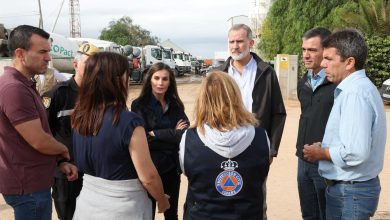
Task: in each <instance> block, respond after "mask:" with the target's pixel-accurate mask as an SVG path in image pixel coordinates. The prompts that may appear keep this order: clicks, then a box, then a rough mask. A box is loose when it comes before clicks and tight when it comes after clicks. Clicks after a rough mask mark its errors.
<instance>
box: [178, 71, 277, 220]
mask: <svg viewBox="0 0 390 220" xmlns="http://www.w3.org/2000/svg"><path fill="white" fill-rule="evenodd" d="M194 113H195V124H194V125H193V126H192V128H190V129H188V130H187V131H186V132H185V133H184V134H183V137H182V140H181V143H180V152H179V155H180V156H179V158H180V165H181V168H182V171H183V173H184V174H185V175H186V176H187V178H188V191H187V198H186V202H185V205H184V219H185V220H190V219H191V220H192V219H193V220H197V219H213V220H214V219H232V220H233V219H234V220H237V219H245V220H252V219H253V220H255V219H256V220H257V219H262V218H263V193H262V185H263V181H264V179H265V178H266V177H267V175H268V169H269V159H270V157H269V153H270V151H269V140H268V137H267V134H266V132H265V130H264V129H262V128H255V127H254V125H255V124H256V119H255V117H254V115H253V114H252V113H250V112H248V111H247V110H246V109H245V107H244V105H243V102H242V99H241V94H240V90H239V88H238V86H237V84H236V83H235V82H234V79H233V78H231V77H230V76H229V75H228V74H227V73H224V72H221V71H214V72H211V73H210V74H209V75H208V76H207V77H206V78H204V79H203V81H202V84H201V86H200V93H199V95H198V98H197V101H196V106H195V111H194Z"/></svg>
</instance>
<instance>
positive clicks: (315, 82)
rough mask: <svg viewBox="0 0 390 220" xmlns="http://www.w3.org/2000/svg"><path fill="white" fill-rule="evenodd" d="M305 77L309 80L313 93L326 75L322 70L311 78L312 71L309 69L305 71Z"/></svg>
mask: <svg viewBox="0 0 390 220" xmlns="http://www.w3.org/2000/svg"><path fill="white" fill-rule="evenodd" d="M307 76H308V77H309V79H310V84H311V88H312V89H313V91H314V90H316V88H317V87H318V86H319V85H321V84H322V82H323V81H324V79H325V77H326V73H325V70H324V69H321V70H320V71H319V72H318V73H317V74H316V75H314V76H313V70H311V69H309V70H308V71H307Z"/></svg>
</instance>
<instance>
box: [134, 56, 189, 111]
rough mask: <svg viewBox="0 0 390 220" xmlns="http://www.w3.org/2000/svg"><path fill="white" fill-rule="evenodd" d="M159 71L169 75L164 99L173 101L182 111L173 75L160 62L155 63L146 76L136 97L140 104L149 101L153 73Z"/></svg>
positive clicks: (182, 106) (166, 66)
mask: <svg viewBox="0 0 390 220" xmlns="http://www.w3.org/2000/svg"><path fill="white" fill-rule="evenodd" d="M160 70H166V71H168V73H169V86H168V90H167V92H166V93H165V97H164V98H166V97H168V98H169V99H170V100H171V101H175V102H176V103H177V105H178V106H179V108H181V109H183V110H184V104H183V102H182V101H181V100H180V97H179V94H178V92H177V85H176V80H175V75H174V73H173V70H172V69H171V68H170V67H169V66H168V65H167V64H165V63H161V62H159V63H155V64H153V65H152V66H151V67H150V69H149V71H148V73H147V75H146V79H145V81H144V85H143V87H142V90H141V94H140V95H139V97H138V98H139V100H140V101H141V102H145V101H147V100H149V98H150V97H151V96H152V95H153V94H152V83H151V81H152V76H153V74H154V73H155V72H157V71H160Z"/></svg>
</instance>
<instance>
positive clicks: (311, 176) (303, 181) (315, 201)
mask: <svg viewBox="0 0 390 220" xmlns="http://www.w3.org/2000/svg"><path fill="white" fill-rule="evenodd" d="M297 180H298V193H299V201H300V205H301V213H302V219H304V220H317V219H318V220H325V216H326V214H325V213H326V199H325V190H326V185H325V181H324V179H323V178H322V177H321V176H320V175H319V174H318V165H317V164H312V163H309V162H306V161H304V160H302V159H298V177H297Z"/></svg>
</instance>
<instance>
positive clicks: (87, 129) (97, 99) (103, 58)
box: [72, 52, 129, 136]
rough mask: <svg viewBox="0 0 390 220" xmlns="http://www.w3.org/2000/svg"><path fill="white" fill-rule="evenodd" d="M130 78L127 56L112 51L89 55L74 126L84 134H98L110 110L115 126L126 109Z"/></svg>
mask: <svg viewBox="0 0 390 220" xmlns="http://www.w3.org/2000/svg"><path fill="white" fill-rule="evenodd" d="M124 74H125V79H124V78H123V77H124ZM128 78H129V63H128V61H127V58H126V57H125V56H122V55H120V54H117V53H112V52H100V53H96V54H94V55H92V56H90V57H89V58H88V59H87V61H86V64H85V69H84V76H83V80H82V83H81V85H80V89H79V96H78V98H77V102H76V105H75V109H74V113H73V114H72V127H73V128H74V129H75V130H76V131H77V132H78V133H79V134H81V135H84V136H91V135H96V134H97V133H98V132H99V129H100V127H101V124H102V121H103V117H104V112H105V111H106V110H107V108H108V107H112V108H113V110H114V117H113V122H112V124H113V125H114V124H116V123H117V122H118V121H119V117H120V113H121V111H123V110H125V109H127V107H126V100H127V89H128Z"/></svg>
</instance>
